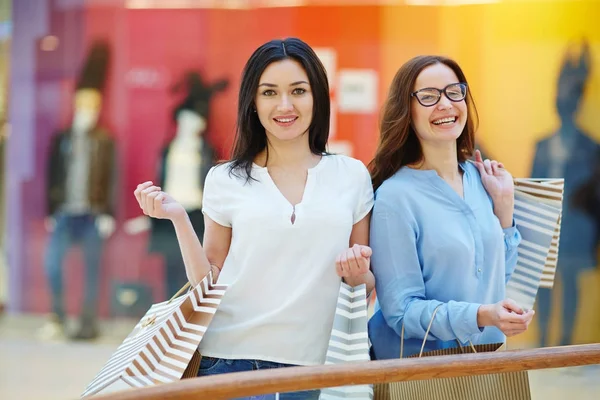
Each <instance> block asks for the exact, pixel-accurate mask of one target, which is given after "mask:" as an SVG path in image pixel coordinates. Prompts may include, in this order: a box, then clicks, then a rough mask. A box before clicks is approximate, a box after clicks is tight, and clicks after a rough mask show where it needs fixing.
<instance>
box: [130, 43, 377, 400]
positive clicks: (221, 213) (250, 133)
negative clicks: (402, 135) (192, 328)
mask: <svg viewBox="0 0 600 400" xmlns="http://www.w3.org/2000/svg"><path fill="white" fill-rule="evenodd" d="M329 114H330V103H329V86H328V83H327V76H326V72H325V69H324V67H323V65H322V64H321V62H320V60H319V58H318V57H317V55H316V54H315V53H314V51H313V50H312V49H311V48H310V47H309V46H308V45H307V44H306V43H304V42H302V41H301V40H299V39H294V38H291V39H285V40H273V41H270V42H268V43H266V44H264V45H262V46H261V47H259V48H258V49H257V50H256V51H255V52H254V54H253V55H252V56H251V57H250V59H249V60H248V62H247V64H246V66H245V68H244V71H243V74H242V82H241V87H240V93H239V104H238V121H237V137H236V142H235V145H234V149H233V155H232V159H231V160H230V161H229V162H227V163H223V164H220V165H218V166H215V167H213V168H212V169H211V170H210V172H209V173H208V176H207V177H206V183H205V187H204V194H203V212H204V215H205V224H206V231H205V235H204V245H203V246H201V245H200V242H199V241H198V238H197V237H196V235H195V234H194V231H193V229H192V227H191V225H190V223H189V221H188V220H187V219H186V214H185V213H184V212H183V210H182V208H181V206H180V205H179V204H178V203H176V202H175V201H174V200H173V199H172V198H171V197H170V196H169V195H167V194H166V193H164V192H162V191H161V189H160V188H158V187H156V186H154V185H153V184H152V182H146V183H143V184H141V185H139V186H138V188H137V189H136V190H135V195H136V198H137V199H138V202H139V204H140V207H141V208H142V209H143V211H144V213H146V214H148V215H150V216H153V217H156V218H168V219H170V220H171V221H173V224H174V226H175V230H176V231H177V236H178V238H179V243H180V247H181V250H182V254H183V258H184V261H185V267H186V272H187V276H188V278H189V280H190V282H191V283H192V284H197V283H198V282H199V281H200V280H201V279H202V278H203V277H204V276H206V274H208V272H209V270H211V269H212V271H213V273H214V275H216V276H218V277H219V283H226V284H229V289H228V290H227V293H226V294H225V296H224V297H223V301H222V303H221V305H220V306H219V311H218V312H217V313H216V315H215V316H214V319H213V320H212V322H211V325H210V327H209V329H208V331H207V332H206V334H205V335H204V338H203V340H202V342H201V344H200V352H201V353H202V362H201V364H200V370H199V373H198V374H199V375H200V376H205V375H213V374H220V373H226V372H236V371H248V370H254V369H264V368H277V367H284V366H288V365H317V364H323V363H324V361H325V355H326V351H327V346H328V342H329V334H330V330H331V327H332V324H333V318H334V315H335V309H336V304H337V296H338V292H339V288H340V282H341V279H340V278H342V279H343V280H344V281H345V282H346V283H348V284H349V285H352V286H356V285H359V284H362V283H366V285H367V290H368V291H370V290H371V289H372V288H373V287H374V277H373V274H372V273H371V271H370V266H369V264H370V255H371V249H370V248H369V247H368V246H367V245H368V239H369V218H370V210H371V207H372V205H373V188H372V185H371V178H370V175H369V172H368V170H367V168H366V167H365V166H364V164H362V163H361V162H360V161H358V160H355V159H352V158H350V157H346V156H341V155H330V154H327V152H326V144H327V139H328V136H329ZM295 395H296V396H298V397H294V398H302V399H312V398H317V397H318V395H319V391H314V392H311V393H300V394H295ZM280 398H281V399H284V398H292V397H287V395H285V394H284V395H282V396H281V397H280Z"/></svg>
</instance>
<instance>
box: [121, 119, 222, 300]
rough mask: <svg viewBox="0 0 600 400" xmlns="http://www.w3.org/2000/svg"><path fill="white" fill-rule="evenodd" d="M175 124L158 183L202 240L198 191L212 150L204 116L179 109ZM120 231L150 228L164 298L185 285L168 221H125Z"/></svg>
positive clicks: (178, 254)
mask: <svg viewBox="0 0 600 400" xmlns="http://www.w3.org/2000/svg"><path fill="white" fill-rule="evenodd" d="M176 122H177V130H176V134H175V138H174V139H173V140H172V141H171V142H170V143H169V145H168V146H167V148H166V149H165V151H164V152H163V156H162V158H161V159H162V161H161V163H160V164H161V168H160V170H161V172H160V174H159V175H160V179H159V180H160V184H161V185H162V188H163V189H164V190H165V191H168V193H169V194H171V195H172V196H173V198H175V199H177V201H178V202H180V203H181V204H182V205H183V206H184V207H185V208H186V210H187V212H188V215H189V216H190V220H191V221H192V225H193V226H194V229H195V230H196V233H197V234H198V237H199V238H200V240H202V238H203V234H204V219H203V216H202V211H201V208H202V190H203V186H204V178H205V177H206V174H207V173H208V170H209V169H210V167H211V166H212V165H213V159H214V156H213V151H212V148H211V147H210V145H209V144H208V143H207V142H206V141H205V140H204V138H203V135H204V133H205V130H206V125H207V124H206V120H205V118H204V117H202V116H201V115H200V114H198V113H196V112H194V111H192V110H188V109H183V110H181V111H179V112H178V113H177V117H176ZM124 229H125V231H126V232H127V233H128V234H132V235H134V234H137V233H140V232H143V231H145V230H148V229H152V235H151V239H150V245H149V251H150V252H157V253H160V254H162V255H163V257H164V258H165V272H166V274H165V275H166V287H165V290H166V297H170V296H172V295H174V294H175V293H176V292H177V290H179V289H180V288H181V287H182V286H183V285H184V284H185V283H186V282H187V277H186V274H185V268H184V265H183V260H182V259H181V253H180V250H179V245H178V243H177V240H176V236H175V232H174V230H173V227H172V224H171V222H170V221H165V220H156V219H151V218H148V217H146V216H144V215H142V216H140V217H136V218H133V219H131V220H129V221H127V222H126V223H125V225H124Z"/></svg>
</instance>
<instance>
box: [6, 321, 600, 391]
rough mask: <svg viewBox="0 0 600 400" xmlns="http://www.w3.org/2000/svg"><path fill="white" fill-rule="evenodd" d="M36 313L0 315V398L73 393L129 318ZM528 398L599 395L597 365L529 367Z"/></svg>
mask: <svg viewBox="0 0 600 400" xmlns="http://www.w3.org/2000/svg"><path fill="white" fill-rule="evenodd" d="M42 323H43V320H42V319H40V318H39V317H31V316H22V317H13V316H5V317H0V399H2V400H13V399H14V400H29V399H32V400H34V399H35V400H46V399H48V400H50V399H57V400H59V399H60V400H67V399H76V398H78V397H79V396H80V395H81V393H82V392H83V390H84V389H85V386H86V385H87V383H88V382H90V381H91V380H92V378H93V377H94V376H95V374H96V373H97V372H98V371H99V370H100V368H101V367H102V365H103V364H104V363H105V362H106V360H107V359H108V358H109V357H110V355H111V354H112V352H113V351H114V350H115V349H116V347H117V345H118V344H119V343H120V342H121V340H122V339H123V338H124V337H125V336H126V335H127V333H128V332H129V330H130V329H131V327H132V323H133V321H122V322H118V323H111V324H105V325H104V326H103V332H104V336H103V337H102V339H100V340H98V341H97V342H95V343H67V342H42V341H40V340H38V339H37V338H36V336H35V332H36V330H37V329H38V328H39V327H40V326H41V325H42ZM530 383H531V388H532V399H533V400H538V399H539V400H563V399H569V400H588V399H589V400H592V399H593V400H597V399H600V366H587V367H577V368H569V369H556V370H545V371H532V372H530Z"/></svg>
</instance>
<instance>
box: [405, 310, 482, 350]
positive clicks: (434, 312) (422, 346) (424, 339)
mask: <svg viewBox="0 0 600 400" xmlns="http://www.w3.org/2000/svg"><path fill="white" fill-rule="evenodd" d="M441 306H442V304H438V306H437V307H436V308H435V309H434V310H433V313H432V314H431V320H430V321H429V326H427V331H426V332H425V337H424V338H423V343H422V344H421V351H420V352H419V358H421V356H423V350H424V349H425V343H427V337H428V336H429V332H430V331H431V325H433V319H434V318H435V314H437V312H438V310H439V308H440V307H441ZM456 343H458V347H459V348H460V350H461V351H462V350H463V347H462V345H461V344H460V341H459V340H458V339H456ZM469 345H470V346H471V349H472V350H473V353H477V350H475V346H473V342H471V341H470V340H469ZM403 354H404V318H402V331H401V333H400V358H402V356H403Z"/></svg>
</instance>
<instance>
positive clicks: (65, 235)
mask: <svg viewBox="0 0 600 400" xmlns="http://www.w3.org/2000/svg"><path fill="white" fill-rule="evenodd" d="M55 218H56V226H55V227H54V231H53V232H52V234H51V236H50V241H49V243H48V248H47V250H46V259H45V269H46V275H47V277H48V281H49V284H50V289H51V293H52V311H53V312H54V313H55V314H56V315H58V317H59V318H61V319H63V318H64V317H65V311H64V305H63V302H64V299H63V297H64V291H63V263H64V259H65V255H66V254H67V252H68V251H69V249H70V248H71V247H72V246H73V245H74V244H81V246H82V248H83V256H84V259H85V266H86V274H85V283H86V287H85V300H84V304H83V310H82V314H83V315H84V316H86V317H88V318H95V316H96V306H97V301H98V285H99V284H100V282H99V272H100V256H101V254H102V245H103V242H104V241H103V239H102V238H101V237H100V234H99V233H98V228H97V227H96V217H95V216H94V215H91V214H85V215H68V214H63V213H58V214H56V215H55Z"/></svg>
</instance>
